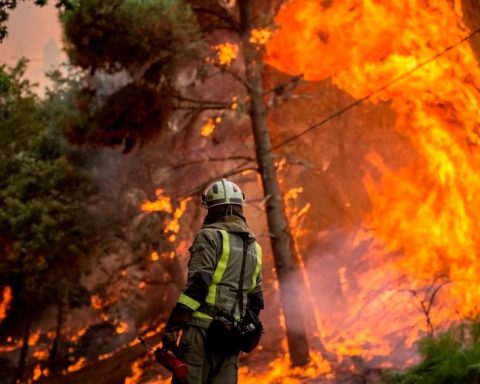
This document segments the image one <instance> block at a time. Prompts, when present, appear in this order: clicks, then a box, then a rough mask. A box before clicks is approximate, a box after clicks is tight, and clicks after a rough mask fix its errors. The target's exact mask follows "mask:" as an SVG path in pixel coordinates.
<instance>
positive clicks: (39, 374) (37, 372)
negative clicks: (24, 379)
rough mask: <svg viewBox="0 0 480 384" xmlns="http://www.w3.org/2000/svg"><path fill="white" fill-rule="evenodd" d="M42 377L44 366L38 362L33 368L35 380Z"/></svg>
mask: <svg viewBox="0 0 480 384" xmlns="http://www.w3.org/2000/svg"><path fill="white" fill-rule="evenodd" d="M40 377H42V367H41V365H40V364H36V365H35V368H33V378H32V379H33V381H37V380H38V379H39V378H40Z"/></svg>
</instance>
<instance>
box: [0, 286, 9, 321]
mask: <svg viewBox="0 0 480 384" xmlns="http://www.w3.org/2000/svg"><path fill="white" fill-rule="evenodd" d="M11 301H12V289H11V288H10V287H9V286H8V285H7V286H6V287H5V288H3V295H2V302H1V303H0V323H1V322H2V320H3V319H4V318H5V317H6V316H7V311H8V308H9V307H10V303H11Z"/></svg>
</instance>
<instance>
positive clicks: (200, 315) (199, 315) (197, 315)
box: [193, 311, 213, 320]
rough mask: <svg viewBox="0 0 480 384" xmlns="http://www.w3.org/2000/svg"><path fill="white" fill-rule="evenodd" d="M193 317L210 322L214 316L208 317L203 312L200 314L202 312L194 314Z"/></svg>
mask: <svg viewBox="0 0 480 384" xmlns="http://www.w3.org/2000/svg"><path fill="white" fill-rule="evenodd" d="M193 317H199V318H200V319H209V320H211V319H213V317H212V316H209V315H207V314H205V313H203V312H200V311H195V312H193Z"/></svg>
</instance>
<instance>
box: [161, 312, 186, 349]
mask: <svg viewBox="0 0 480 384" xmlns="http://www.w3.org/2000/svg"><path fill="white" fill-rule="evenodd" d="M192 312H193V311H192V310H191V309H190V308H188V307H187V306H185V305H183V304H181V303H177V305H176V306H175V307H174V308H173V310H172V313H171V314H170V317H169V319H168V321H167V326H166V327H165V330H164V331H163V335H162V344H163V347H164V348H165V349H168V350H169V351H172V352H174V353H175V352H176V351H177V340H178V335H179V333H180V331H181V330H182V328H184V327H185V326H186V325H187V323H188V321H189V320H190V318H191V317H192Z"/></svg>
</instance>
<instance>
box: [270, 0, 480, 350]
mask: <svg viewBox="0 0 480 384" xmlns="http://www.w3.org/2000/svg"><path fill="white" fill-rule="evenodd" d="M275 21H276V23H277V24H278V25H279V26H280V29H279V30H278V31H277V32H276V33H275V34H274V36H273V37H272V39H271V40H270V41H269V42H268V43H267V46H266V47H267V56H266V60H267V62H268V63H269V64H270V65H273V66H274V67H276V68H277V69H279V70H282V71H284V72H288V73H290V74H292V75H293V74H299V73H302V74H303V76H304V78H305V79H307V80H322V79H326V78H331V79H332V82H333V83H334V84H335V85H336V86H338V87H339V88H340V89H342V90H344V91H346V92H347V93H349V94H350V95H352V96H353V97H355V98H357V99H360V98H362V97H364V96H365V95H368V94H370V93H371V92H372V91H373V90H375V89H380V88H381V87H382V86H383V85H385V84H387V83H388V82H389V81H390V80H392V79H395V78H398V77H399V76H401V75H403V74H404V73H405V72H407V71H409V70H411V69H413V68H415V67H416V66H417V65H418V64H419V63H424V62H426V61H427V60H429V59H430V58H432V57H435V56H436V55H437V53H438V52H441V51H443V50H444V49H445V48H446V47H448V46H450V45H452V44H454V43H455V42H457V41H460V40H461V39H462V38H463V37H464V36H466V35H468V33H469V31H468V29H467V28H466V27H465V26H464V24H463V21H462V13H461V3H460V1H458V0H456V1H452V2H446V1H440V0H437V1H431V2H428V4H427V3H425V2H419V1H416V0H409V1H392V2H379V1H373V0H362V1H353V0H345V1H340V0H338V1H335V0H334V1H332V2H320V1H314V0H292V1H289V2H287V3H285V5H284V6H283V7H282V9H281V10H280V12H279V14H278V15H277V17H276V19H275ZM479 87H480V70H479V66H478V63H477V62H476V60H475V57H474V55H473V53H472V51H471V48H470V46H469V45H468V43H463V44H461V45H458V46H457V47H455V48H454V49H452V50H450V51H449V52H446V53H445V54H443V55H441V56H438V57H436V59H435V60H433V61H431V62H430V63H429V64H428V65H425V66H422V67H421V68H420V69H419V70H416V71H414V72H412V73H411V74H410V75H409V76H407V77H404V78H403V79H402V80H401V81H399V82H397V83H395V84H392V85H391V86H389V87H386V88H382V91H381V92H379V93H378V94H377V95H376V96H375V97H373V98H371V99H370V101H371V102H373V103H379V102H389V105H390V107H391V109H392V110H393V111H394V112H395V113H396V115H397V120H396V123H395V129H396V130H397V131H398V132H400V133H401V134H402V135H404V136H405V137H406V138H408V140H409V141H410V144H411V146H412V148H413V149H414V150H415V152H416V155H415V157H414V158H411V159H408V160H407V161H405V163H404V164H403V165H402V166H401V167H398V166H397V167H396V168H391V166H389V165H387V164H385V162H384V160H383V159H382V157H381V156H380V155H379V154H377V153H371V154H370V155H369V156H368V158H367V159H366V163H369V164H370V169H375V170H376V171H375V172H374V173H372V174H366V175H365V177H364V185H365V188H366V190H367V192H368V194H369V197H370V201H371V205H372V209H371V212H370V213H369V214H368V216H367V217H366V218H365V221H364V223H363V227H364V228H369V230H368V231H366V230H364V229H361V230H358V232H357V233H352V234H351V236H350V237H349V238H348V239H345V241H344V244H343V245H342V248H341V249H342V252H344V253H346V254H352V255H354V254H355V253H354V252H355V251H356V250H357V249H359V248H360V247H365V248H366V249H367V250H366V251H365V255H366V259H365V260H362V262H363V263H364V268H362V270H361V272H360V273H359V274H358V275H357V276H355V277H353V276H351V268H347V267H345V265H341V264H339V265H338V267H337V277H336V278H335V279H336V281H338V282H339V285H340V286H339V290H340V292H342V294H343V295H344V296H343V297H342V300H343V306H344V307H347V308H348V309H347V308H343V309H342V311H341V313H342V315H343V319H342V320H341V321H339V322H338V324H342V325H345V330H344V332H345V334H344V337H343V338H344V341H342V340H341V338H336V337H332V332H333V330H334V329H338V328H337V327H338V324H337V325H335V324H334V320H331V321H326V324H328V327H327V329H325V330H324V332H323V335H322V336H323V337H324V338H326V339H327V340H330V345H329V347H330V348H332V349H333V350H335V351H336V352H337V353H338V354H341V355H342V354H343V355H354V354H362V355H364V356H365V355H368V354H374V353H377V354H381V355H388V354H390V353H391V351H392V348H393V346H392V345H391V344H390V343H389V342H388V337H389V336H388V335H389V331H390V334H391V333H392V326H393V317H392V323H391V324H390V327H389V328H390V330H388V329H383V328H382V327H377V328H376V329H371V327H370V328H367V327H366V326H365V323H361V322H360V321H359V318H360V315H359V314H362V317H363V318H367V319H368V318H370V319H371V318H375V316H376V317H377V318H381V316H384V317H383V319H384V322H385V321H386V320H385V316H387V313H392V312H393V311H395V310H397V311H400V312H399V313H401V314H402V316H401V319H402V320H400V321H399V320H398V316H396V317H395V319H396V320H395V321H396V327H397V328H398V329H404V328H405V326H406V324H412V327H411V329H410V330H408V331H407V330H405V329H404V330H403V331H402V332H403V340H402V344H403V343H404V344H405V346H406V347H408V346H411V345H412V343H413V341H414V340H415V338H416V337H417V336H418V332H419V331H420V330H422V329H425V325H424V323H423V322H422V321H421V317H422V315H421V314H419V313H418V308H416V307H415V304H412V297H411V294H410V293H409V292H425V294H428V289H426V288H428V286H429V285H431V284H436V279H437V278H438V277H439V276H440V277H442V276H444V277H445V279H447V280H448V281H450V282H451V284H446V285H443V286H442V290H441V301H442V304H443V306H442V308H438V309H437V310H436V311H435V313H434V315H433V314H424V315H426V316H427V315H428V316H434V317H433V321H434V322H435V325H438V326H440V325H442V324H447V323H448V322H449V321H451V320H452V318H454V317H455V316H458V315H459V316H467V315H471V314H472V313H478V301H479V299H480V283H479V271H480V261H479V260H478V258H477V254H478V249H479V246H480V231H479V229H480V220H479V217H478V215H479V213H480V201H479V200H478V199H477V198H476V196H477V195H479V194H480V174H479V173H478V169H479V168H480V151H479V149H478V147H477V145H478V142H479V137H478V132H477V130H478V126H479V123H480V114H479V113H478V110H479V106H480V95H479V92H478V89H479ZM332 112H333V111H332ZM359 129H361V128H359ZM366 168H367V167H366ZM378 175H380V177H379V176H378ZM319 236H321V235H319ZM367 245H369V246H368V247H367ZM356 252H358V251H356ZM352 262H354V260H351V261H349V263H352ZM392 281H397V283H396V284H395V285H392ZM400 282H402V283H400ZM352 290H355V291H356V295H355V297H353V296H352V295H351V294H350V295H348V293H349V292H350V291H352ZM372 292H375V296H373V293H372ZM365 303H368V305H366V304H365ZM408 303H411V304H408ZM395 308H396V309H395ZM389 311H390V312H389ZM337 321H338V319H337ZM347 324H348V326H347ZM357 324H358V325H357ZM359 324H362V325H363V328H362V327H361V326H359ZM356 327H358V329H356ZM387 328H388V327H387ZM355 329H356V331H355ZM345 340H347V341H345ZM366 346H367V347H366Z"/></svg>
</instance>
